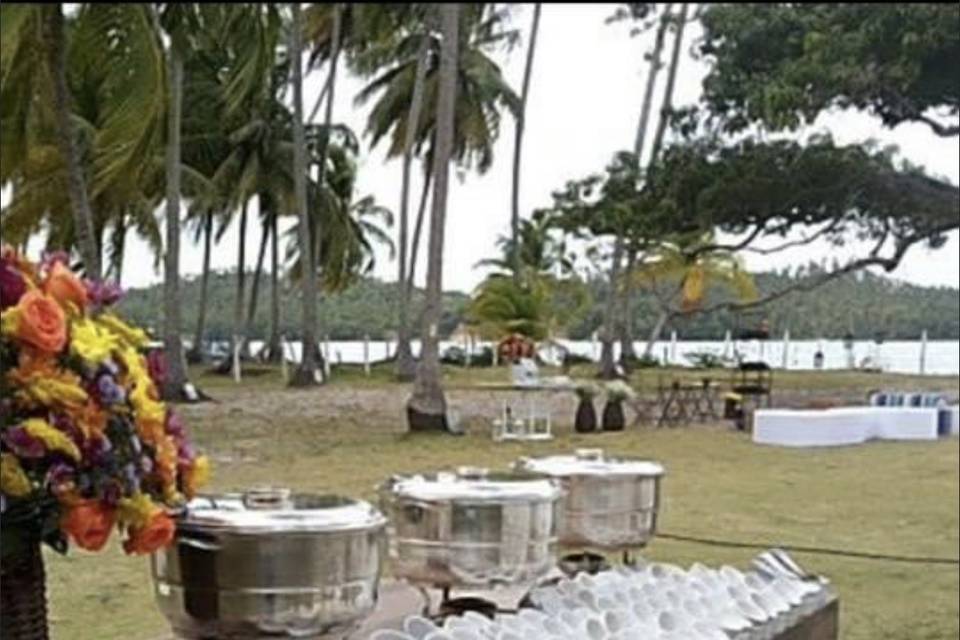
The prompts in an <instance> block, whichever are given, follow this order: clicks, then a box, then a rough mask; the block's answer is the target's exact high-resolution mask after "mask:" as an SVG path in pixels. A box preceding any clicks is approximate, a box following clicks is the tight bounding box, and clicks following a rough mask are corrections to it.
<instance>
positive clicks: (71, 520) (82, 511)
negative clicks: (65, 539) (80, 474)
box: [60, 500, 116, 551]
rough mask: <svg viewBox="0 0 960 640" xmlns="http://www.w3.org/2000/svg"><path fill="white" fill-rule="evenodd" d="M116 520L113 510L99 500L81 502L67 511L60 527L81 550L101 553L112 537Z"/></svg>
mask: <svg viewBox="0 0 960 640" xmlns="http://www.w3.org/2000/svg"><path fill="white" fill-rule="evenodd" d="M115 520H116V516H115V514H114V512H113V510H112V509H109V508H107V507H106V506H104V505H103V504H102V503H100V502H98V501H97V500H80V501H78V502H76V503H74V504H73V506H71V507H70V508H69V509H68V510H67V513H66V515H65V516H64V517H63V519H62V520H61V522H60V526H61V527H62V528H63V530H64V531H65V532H66V533H67V535H69V536H70V537H71V538H73V540H74V542H76V543H77V546H79V547H80V548H82V549H86V550H87V551H100V549H103V545H105V544H106V543H107V539H108V538H109V537H110V531H111V530H112V529H113V524H114V522H115Z"/></svg>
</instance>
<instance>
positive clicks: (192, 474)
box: [183, 456, 210, 498]
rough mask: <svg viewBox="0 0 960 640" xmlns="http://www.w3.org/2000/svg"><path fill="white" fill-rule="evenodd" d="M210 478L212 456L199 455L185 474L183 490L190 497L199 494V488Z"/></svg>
mask: <svg viewBox="0 0 960 640" xmlns="http://www.w3.org/2000/svg"><path fill="white" fill-rule="evenodd" d="M209 480H210V458H208V457H207V456H197V458H196V460H194V461H193V466H191V467H190V468H189V469H187V470H186V471H185V472H184V474H183V490H184V492H185V493H186V494H187V497H188V498H192V497H193V496H195V495H197V490H198V489H199V488H200V487H202V486H204V485H205V484H207V482H208V481H209Z"/></svg>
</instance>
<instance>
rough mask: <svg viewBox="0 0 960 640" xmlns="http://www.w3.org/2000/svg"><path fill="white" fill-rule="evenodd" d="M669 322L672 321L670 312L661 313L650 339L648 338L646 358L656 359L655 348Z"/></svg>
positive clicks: (644, 351) (644, 353)
mask: <svg viewBox="0 0 960 640" xmlns="http://www.w3.org/2000/svg"><path fill="white" fill-rule="evenodd" d="M668 320H670V313H669V312H668V311H661V312H660V315H659V316H658V317H657V321H656V323H654V325H653V329H651V330H650V337H648V338H647V347H646V348H645V349H644V350H643V357H644V358H652V357H654V356H653V347H654V346H655V345H656V344H657V340H659V339H660V334H661V333H663V328H664V327H665V326H667V321H668Z"/></svg>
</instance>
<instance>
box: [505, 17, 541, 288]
mask: <svg viewBox="0 0 960 640" xmlns="http://www.w3.org/2000/svg"><path fill="white" fill-rule="evenodd" d="M539 26H540V3H539V2H537V3H534V5H533V22H532V24H531V25H530V44H529V45H528V46H527V62H526V65H525V66H524V69H523V85H522V88H521V90H520V113H519V114H518V115H517V126H516V137H515V139H514V143H513V191H512V194H511V198H510V238H511V239H512V241H513V246H512V251H511V253H512V255H511V256H510V262H511V266H512V268H513V281H514V282H515V283H519V281H520V269H521V266H522V265H521V264H520V158H521V152H522V149H523V127H524V124H525V122H526V109H527V96H528V95H529V94H530V76H531V74H532V72H533V55H534V53H535V52H536V49H537V30H538V29H539Z"/></svg>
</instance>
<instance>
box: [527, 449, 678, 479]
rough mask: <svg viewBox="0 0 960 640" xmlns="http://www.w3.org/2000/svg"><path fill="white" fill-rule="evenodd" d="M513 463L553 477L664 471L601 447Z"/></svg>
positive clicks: (628, 474) (644, 474) (645, 462)
mask: <svg viewBox="0 0 960 640" xmlns="http://www.w3.org/2000/svg"><path fill="white" fill-rule="evenodd" d="M516 467H517V468H518V469H522V470H524V471H528V472H532V473H542V474H544V475H548V476H553V477H567V476H648V477H659V476H662V475H663V474H664V473H665V470H664V468H663V465H661V464H659V463H657V462H653V461H651V460H639V459H634V458H608V457H606V456H605V455H604V454H603V450H602V449H577V451H576V452H575V453H574V454H573V455H566V456H547V457H544V458H520V460H518V461H517V464H516Z"/></svg>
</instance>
